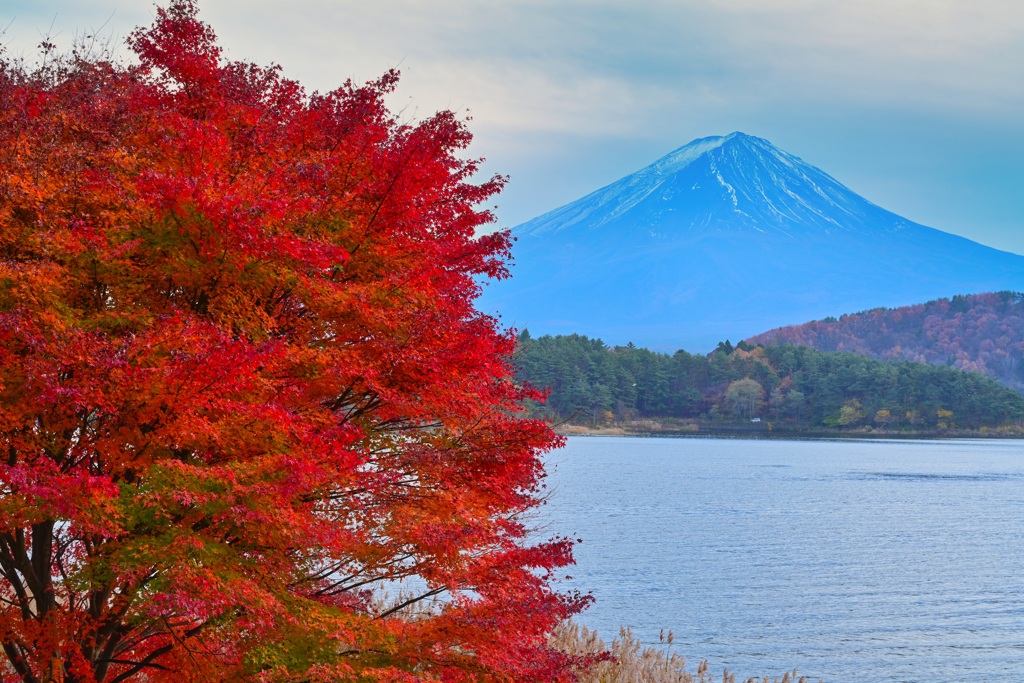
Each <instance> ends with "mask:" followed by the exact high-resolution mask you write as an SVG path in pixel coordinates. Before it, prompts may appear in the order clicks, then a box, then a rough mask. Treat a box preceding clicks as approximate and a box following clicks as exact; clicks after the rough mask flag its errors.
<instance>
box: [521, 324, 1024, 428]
mask: <svg viewBox="0 0 1024 683" xmlns="http://www.w3.org/2000/svg"><path fill="white" fill-rule="evenodd" d="M514 358H515V363H516V366H517V378H518V379H519V380H520V381H522V382H526V383H528V384H531V385H534V386H538V387H547V388H549V389H550V392H551V393H550V395H549V396H548V398H547V401H546V402H545V403H533V404H532V408H533V410H534V412H535V413H536V414H538V415H543V416H546V417H548V418H551V419H555V420H569V421H572V422H578V423H584V424H591V425H598V424H606V423H610V422H616V421H624V420H625V421H629V420H636V419H638V418H689V419H696V420H699V421H701V424H702V425H703V426H705V427H709V426H715V425H716V424H717V425H723V424H724V423H737V422H749V421H750V420H752V419H758V420H762V421H770V424H771V425H772V427H773V428H775V429H793V430H803V431H820V430H822V429H828V430H861V431H863V430H865V429H873V430H882V431H908V432H913V431H921V430H930V431H934V430H939V431H942V430H953V429H956V428H961V429H982V428H986V429H991V428H994V427H1004V426H1005V427H1011V426H1012V427H1013V428H1018V427H1019V426H1020V424H1021V422H1022V421H1024V397H1022V396H1021V395H1020V394H1018V393H1017V392H1015V391H1013V390H1011V389H1009V388H1007V387H1005V386H1002V385H1000V384H999V383H998V382H996V381H994V380H992V379H989V378H987V377H984V376H982V375H980V374H978V373H974V372H965V371H962V370H956V369H954V368H949V367H946V366H938V367H936V366H931V365H927V364H924V363H918V362H913V361H905V360H904V361H889V362H883V361H879V360H874V359H870V358H867V357H866V356H863V355H859V354H854V353H848V352H825V351H818V350H815V349H812V348H809V347H800V346H789V345H780V346H760V345H759V346H752V345H750V344H747V343H746V342H740V343H739V344H738V345H737V346H735V347H734V346H733V345H732V344H730V343H728V342H723V343H721V344H719V346H718V348H717V349H716V350H715V351H713V352H712V353H710V354H707V355H694V354H690V353H687V352H685V351H678V352H676V353H675V354H671V355H670V354H663V353H656V352H652V351H649V350H647V349H641V348H636V347H633V346H631V345H630V346H616V347H609V346H606V345H605V344H604V343H603V342H601V341H600V340H598V339H588V338H587V337H585V336H581V335H566V336H558V337H552V336H544V337H539V338H533V337H531V336H530V334H529V332H524V333H523V334H522V335H520V339H519V346H518V347H517V350H516V355H515V357H514Z"/></svg>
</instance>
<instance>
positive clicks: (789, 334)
mask: <svg viewBox="0 0 1024 683" xmlns="http://www.w3.org/2000/svg"><path fill="white" fill-rule="evenodd" d="M748 342H749V343H752V344H794V345H805V346H812V347H814V348H816V349H820V350H822V351H852V352H854V353H860V354H864V355H866V356H870V357H872V358H880V359H886V360H888V359H902V360H913V361H920V362H922V363H929V364H931V365H948V366H950V367H953V368H957V369H960V370H971V371H974V372H980V373H982V374H984V375H987V376H989V377H992V378H995V379H997V380H999V381H1000V382H1002V383H1003V384H1005V385H1007V386H1009V387H1013V388H1014V389H1016V390H1017V391H1019V392H1022V393H1024V294H1022V293H1020V292H996V293H990V294H972V295H968V296H954V297H953V298H952V299H937V300H935V301H929V302H928V303H925V304H918V305H915V306H903V307H901V308H878V309H874V310H870V311H864V312H863V313H856V314H853V315H844V316H842V317H841V318H839V319H838V320H836V319H835V318H827V319H825V320H819V321H816V322H810V323H805V324H803V325H793V326H790V327H781V328H778V329H775V330H771V331H769V332H765V333H763V334H759V335H757V336H756V337H751V338H750V339H749V340H748Z"/></svg>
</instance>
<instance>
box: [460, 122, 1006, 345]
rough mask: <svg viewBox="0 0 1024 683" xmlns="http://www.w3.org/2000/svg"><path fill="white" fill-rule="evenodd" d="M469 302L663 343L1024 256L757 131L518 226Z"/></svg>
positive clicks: (932, 293) (900, 295)
mask: <svg viewBox="0 0 1024 683" xmlns="http://www.w3.org/2000/svg"><path fill="white" fill-rule="evenodd" d="M513 234H514V235H515V236H516V238H517V243H516V245H515V247H514V248H513V255H514V258H515V263H514V266H513V268H512V276H513V277H512V278H511V279H510V280H506V281H503V282H498V283H495V284H492V285H491V286H489V287H486V288H485V292H484V295H483V297H482V298H481V300H480V307H481V309H482V310H484V311H487V312H496V313H500V314H501V316H502V322H503V323H504V324H506V325H509V326H515V327H517V328H519V329H523V328H526V327H528V328H529V329H530V330H532V331H533V332H534V333H535V334H569V333H574V332H579V333H585V334H588V335H590V336H597V337H601V338H603V339H606V340H608V341H609V342H610V343H614V344H625V343H626V342H630V341H632V342H634V343H636V344H637V345H640V346H645V347H649V348H653V349H659V350H663V351H674V350H675V349H679V348H686V349H688V350H691V351H708V350H710V349H712V348H714V345H715V343H717V342H718V341H720V340H723V339H734V340H735V339H737V338H743V337H746V336H749V335H752V334H757V333H759V332H761V331H763V330H766V329H770V328H774V327H779V326H781V325H787V324H793V323H800V322H803V321H806V320H815V319H820V318H823V317H825V316H827V315H838V314H840V313H844V312H848V311H858V310H864V309H866V308H874V307H877V306H889V307H891V306H901V305H905V304H913V303H915V302H919V301H926V300H929V299H934V298H937V297H940V296H949V295H951V294H953V293H957V292H961V293H967V292H971V293H973V292H985V291H997V290H1002V289H1014V290H1024V256H1019V255H1017V254H1011V253H1007V252H1003V251H998V250H996V249H991V248H989V247H985V246H983V245H981V244H978V243H976V242H972V241H970V240H967V239H964V238H962V237H957V236H954V235H950V234H948V233H944V232H940V231H938V230H934V229H932V228H928V227H925V226H923V225H919V224H917V223H914V222H912V221H909V220H907V219H905V218H902V217H900V216H898V215H896V214H894V213H892V212H890V211H886V210H885V209H882V208H880V207H878V206H876V205H874V204H872V203H871V202H870V201H868V200H866V199H864V198H863V197H861V196H859V195H857V194H856V193H854V192H852V191H851V190H850V189H848V188H846V187H844V186H843V185H842V184H841V183H839V182H838V181H837V180H835V179H834V178H832V177H831V176H829V175H828V174H827V173H825V172H824V171H822V170H820V169H818V168H815V167H814V166H812V165H810V164H808V163H806V162H804V161H802V160H801V159H799V158H797V157H795V156H793V155H791V154H788V153H786V152H784V151H782V150H780V149H778V148H777V147H775V146H773V145H772V144H771V143H770V142H768V141H767V140H763V139H761V138H757V137H753V136H749V135H744V134H742V133H733V134H731V135H727V136H724V137H710V138H703V139H701V140H696V141H694V142H692V143H690V144H688V145H686V146H685V147H681V148H680V149H677V150H676V151H674V152H672V153H670V154H668V155H666V156H665V157H663V158H662V159H659V160H658V161H656V162H655V163H653V164H651V165H650V166H648V167H646V168H644V169H641V170H640V171H638V172H636V173H633V174H631V175H628V176H626V177H624V178H622V179H621V180H618V181H616V182H614V183H612V184H611V185H608V186H607V187H604V188H602V189H600V190H597V191H595V192H593V193H591V194H589V195H587V196H585V197H583V198H581V199H579V200H577V201H575V202H572V203H571V204H567V205H566V206H563V207H561V208H558V209H555V210H553V211H551V212H549V213H547V214H544V215H543V216H540V217H538V218H535V219H533V220H531V221H529V222H527V223H524V224H522V225H520V226H518V227H516V228H514V229H513Z"/></svg>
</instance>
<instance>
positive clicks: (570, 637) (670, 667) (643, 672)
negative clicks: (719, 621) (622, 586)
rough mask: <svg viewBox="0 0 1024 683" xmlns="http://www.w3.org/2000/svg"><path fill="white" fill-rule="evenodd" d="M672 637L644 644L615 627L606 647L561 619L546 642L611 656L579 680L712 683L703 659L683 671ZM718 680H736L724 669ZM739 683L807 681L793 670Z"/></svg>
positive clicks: (571, 650) (590, 633) (585, 630)
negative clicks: (616, 633) (616, 632)
mask: <svg viewBox="0 0 1024 683" xmlns="http://www.w3.org/2000/svg"><path fill="white" fill-rule="evenodd" d="M674 641H675V638H674V636H673V634H672V632H671V631H669V632H668V635H665V633H664V632H662V634H661V643H662V645H661V647H644V646H643V644H642V643H641V642H640V641H639V640H637V638H636V637H635V636H634V635H633V632H632V631H630V629H628V628H622V629H620V630H619V637H618V638H616V639H614V640H613V641H612V645H611V647H610V648H609V647H608V646H607V644H606V643H605V642H604V640H602V639H601V637H600V636H599V635H598V634H597V632H596V631H591V630H590V629H588V628H587V627H585V626H580V625H579V624H576V623H574V622H571V621H569V622H564V623H562V624H560V625H559V627H558V628H557V629H556V630H555V632H554V633H553V634H552V635H551V639H550V641H549V642H550V643H551V645H552V646H553V647H555V648H556V649H558V650H561V651H562V652H565V653H567V654H572V655H583V656H585V655H600V654H601V653H606V652H607V653H609V654H610V655H611V659H609V660H606V661H598V662H596V663H594V664H592V665H590V666H589V667H588V668H587V669H586V670H584V671H580V672H579V677H578V679H577V680H578V681H579V683H713V681H714V678H713V677H712V675H711V674H710V672H709V671H708V663H707V661H702V662H701V663H700V664H699V665H698V666H697V670H696V671H695V672H694V673H690V672H689V671H687V670H686V659H685V658H684V657H683V656H682V655H680V654H677V653H675V652H673V651H672V647H673V644H674ZM721 681H722V683H736V675H735V674H731V673H729V671H728V669H727V670H725V671H723V672H722V678H721ZM743 683H808V681H807V679H806V677H804V676H800V677H799V678H798V677H797V673H796V671H795V670H794V671H791V672H787V673H785V674H783V675H782V677H781V678H778V677H775V678H769V677H768V676H764V677H762V678H748V679H744V680H743Z"/></svg>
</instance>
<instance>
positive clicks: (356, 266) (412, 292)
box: [0, 0, 585, 683]
mask: <svg viewBox="0 0 1024 683" xmlns="http://www.w3.org/2000/svg"><path fill="white" fill-rule="evenodd" d="M129 44H130V46H131V48H132V50H133V51H134V52H135V53H136V55H137V56H138V60H139V62H138V64H136V65H130V66H129V65H124V64H120V63H117V62H115V61H113V60H110V59H105V58H90V57H89V56H88V55H87V54H85V55H83V54H80V53H72V54H71V55H69V56H64V57H55V56H54V55H53V53H52V51H51V52H50V53H48V57H47V59H46V60H45V61H44V62H43V63H41V64H40V65H38V66H35V67H31V68H29V67H26V66H25V65H24V64H22V63H20V62H17V61H11V60H6V61H4V62H3V63H2V64H0V449H2V450H0V452H2V454H3V461H2V463H0V486H2V491H0V641H2V645H3V650H4V653H5V654H6V660H7V663H6V665H5V666H3V667H0V679H2V680H3V681H5V682H6V681H19V682H24V683H35V682H50V681H66V682H71V681H75V682H83V683H84V682H90V683H91V682H101V681H103V682H109V683H120V682H121V681H154V682H156V681H164V680H167V681H177V682H183V681H228V680H230V681H236V680H253V681H278V680H281V681H336V680H382V681H413V680H416V681H419V680H443V681H463V680H467V681H468V680H473V681H484V680H508V681H548V680H551V681H561V680H569V679H570V678H571V674H570V670H571V664H572V662H571V661H570V660H569V659H568V658H567V657H565V656H564V655H562V654H560V653H558V652H555V651H552V650H551V649H549V648H548V646H547V645H546V635H547V634H548V633H549V632H550V630H551V629H552V627H553V626H554V625H555V624H556V623H557V622H558V621H559V620H561V619H564V618H566V617H567V616H569V615H571V614H572V613H574V612H576V611H578V610H579V609H580V608H581V607H582V605H583V603H584V602H585V601H584V600H582V599H580V598H579V597H578V596H566V595H562V594H559V593H556V592H554V591H553V590H552V589H551V587H550V585H549V583H550V579H551V575H552V572H553V571H555V570H557V569H558V568H559V567H561V566H564V565H566V564H567V563H569V562H571V554H570V551H571V548H570V543H569V542H568V541H566V540H565V539H554V540H552V541H550V542H548V543H543V544H539V545H530V544H529V543H528V542H527V540H526V536H527V534H526V528H525V527H524V525H523V522H522V514H523V513H524V512H525V511H527V510H529V509H531V508H532V507H534V506H535V505H536V504H537V503H538V492H539V489H540V484H541V479H542V477H543V469H542V465H541V462H540V460H539V455H540V454H541V453H542V452H543V451H544V450H545V449H549V448H552V447H554V446H556V445H557V444H558V440H557V437H555V436H554V435H553V434H552V432H551V431H550V429H549V428H548V426H547V425H546V424H544V423H542V422H538V421H533V420H527V419H524V418H523V417H522V414H521V412H520V408H519V405H520V401H521V400H522V399H523V398H524V396H526V395H527V393H526V390H524V389H523V388H521V387H518V386H516V385H515V384H514V383H513V382H512V381H511V370H510V367H509V365H508V362H507V361H506V358H507V356H508V355H509V354H510V352H511V351H512V348H513V344H514V338H513V336H512V335H511V334H509V333H507V332H502V331H500V330H499V328H498V327H497V325H496V321H495V320H494V319H493V318H490V317H488V316H485V315H482V314H480V313H479V312H477V311H476V310H475V309H474V307H473V301H474V298H475V297H476V296H477V294H478V293H479V284H478V282H477V280H478V279H479V278H481V277H484V276H490V277H502V276H504V275H506V271H505V270H504V265H503V260H504V258H505V257H506V256H507V253H508V247H509V237H508V235H507V233H503V232H499V233H495V234H490V235H486V236H476V235H475V233H476V230H477V228H479V227H480V226H481V225H484V224H486V223H488V222H490V221H491V220H492V216H491V215H490V214H489V213H488V212H487V211H482V210H479V209H478V208H477V207H479V206H480V203H481V202H483V201H485V200H487V199H488V198H491V197H493V196H494V195H495V193H496V192H498V191H499V189H500V188H501V185H502V180H501V179H500V178H492V179H490V180H487V181H485V182H482V183H474V182H473V180H472V177H473V175H474V173H475V172H476V171H477V164H476V163H475V162H473V161H466V160H464V159H462V158H460V156H459V152H460V151H461V150H463V149H464V148H465V147H466V145H467V144H468V143H469V140H470V135H469V133H468V132H467V130H466V128H465V126H464V125H463V123H462V122H461V121H459V120H458V119H457V118H456V117H455V116H454V115H453V114H452V113H450V112H442V113H439V114H437V115H435V116H433V117H432V118H430V119H428V120H425V121H423V122H421V123H418V124H416V125H406V124H402V123H400V122H398V121H396V119H395V117H394V116H393V115H392V114H391V113H390V112H389V111H388V109H387V108H386V106H385V104H384V102H383V98H384V96H385V95H386V94H387V93H388V92H389V91H390V90H391V89H392V88H393V87H394V84H395V82H396V78H397V76H396V74H394V73H388V74H386V75H385V76H383V77H382V78H381V79H379V80H378V81H375V82H372V83H369V84H366V85H362V86H357V85H354V84H352V83H346V84H345V85H343V86H342V87H340V88H339V89H337V90H335V91H333V92H330V93H326V94H312V95H310V94H307V93H306V92H305V91H304V90H303V89H302V88H301V87H300V86H299V85H298V84H297V83H295V82H293V81H290V80H287V79H286V78H284V77H282V75H281V74H280V72H279V70H278V69H276V68H262V67H259V66H255V65H253V64H248V63H240V62H229V61H226V60H224V59H222V57H221V54H220V50H219V48H218V47H217V44H216V40H215V36H214V34H213V32H212V31H211V29H210V28H209V27H208V26H207V25H205V24H204V23H202V22H201V21H199V20H198V19H197V8H196V6H195V4H194V2H192V1H191V0H178V1H176V2H174V3H173V4H171V5H170V7H169V8H167V9H160V10H158V13H157V18H156V20H155V22H154V25H153V26H152V27H150V28H146V29H140V30H138V31H136V32H135V33H134V34H133V35H132V36H131V38H130V40H129ZM411 577H414V578H415V581H414V582H413V583H412V584H409V585H412V586H414V587H416V588H418V592H416V593H415V594H413V595H410V596H409V599H408V600H407V601H399V602H398V603H397V604H394V603H391V605H392V606H391V607H385V606H382V605H385V604H388V603H383V602H381V600H380V595H379V591H380V589H382V588H383V587H387V586H392V585H393V582H395V581H398V580H401V579H408V578H411ZM432 595H438V596H440V597H442V598H443V599H442V600H440V601H439V602H437V603H436V604H434V605H433V607H432V608H431V609H418V610H416V614H412V613H411V611H412V610H414V609H415V608H417V607H419V606H422V605H423V602H421V601H422V600H423V599H424V598H427V597H429V596H432Z"/></svg>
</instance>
